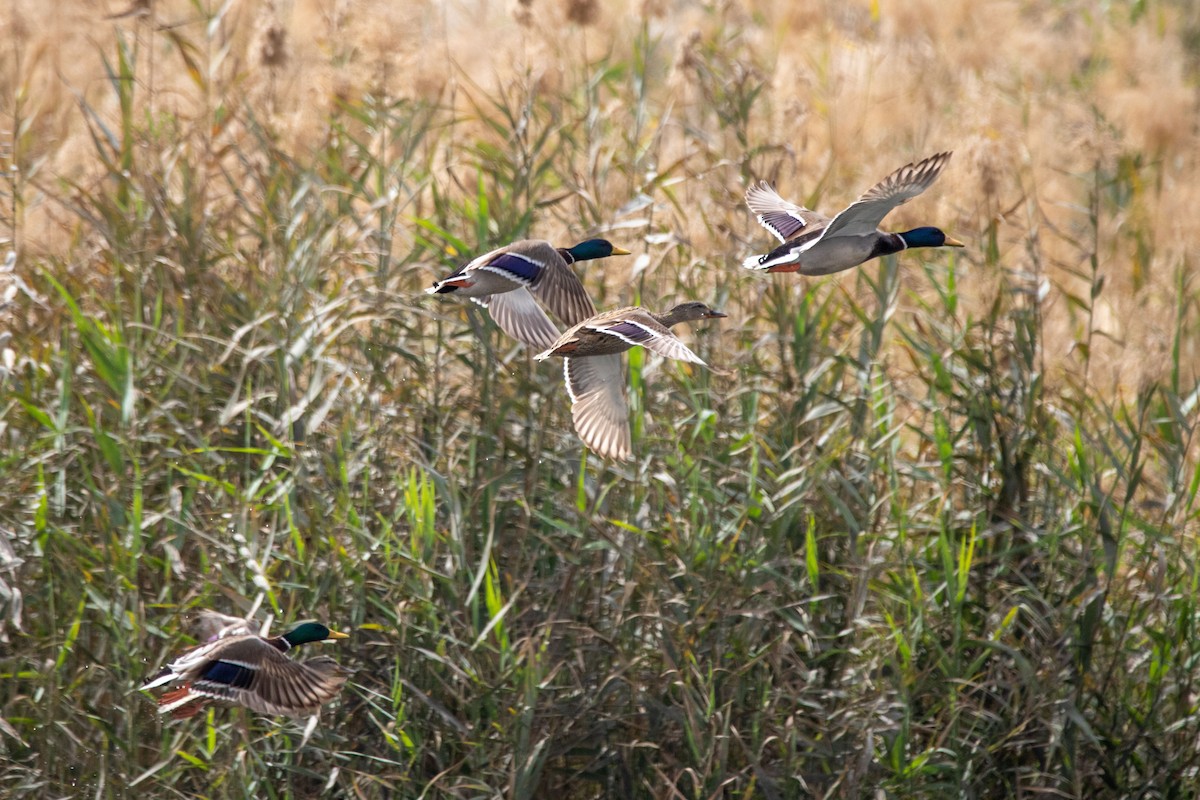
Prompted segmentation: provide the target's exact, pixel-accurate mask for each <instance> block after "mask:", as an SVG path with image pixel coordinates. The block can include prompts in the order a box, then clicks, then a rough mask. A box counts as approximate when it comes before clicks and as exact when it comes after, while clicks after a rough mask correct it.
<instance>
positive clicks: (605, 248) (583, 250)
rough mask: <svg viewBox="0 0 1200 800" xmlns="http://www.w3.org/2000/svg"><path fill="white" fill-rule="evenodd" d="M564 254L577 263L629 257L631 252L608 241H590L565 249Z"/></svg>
mask: <svg viewBox="0 0 1200 800" xmlns="http://www.w3.org/2000/svg"><path fill="white" fill-rule="evenodd" d="M562 252H564V253H566V254H567V255H568V256H570V258H569V259H568V260H569V261H570V262H572V263H574V262H576V261H594V260H595V259H597V258H608V257H609V256H627V255H629V251H628V250H625V249H622V248H620V247H617V246H615V245H614V244H613V243H612V242H610V241H609V240H608V239H588V240H587V241H586V242H580V243H579V244H577V245H575V246H574V247H568V248H565V249H564V250H563V251H562Z"/></svg>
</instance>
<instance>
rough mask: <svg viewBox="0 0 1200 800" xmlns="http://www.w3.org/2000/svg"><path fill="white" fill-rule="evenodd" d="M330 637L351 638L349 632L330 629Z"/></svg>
mask: <svg viewBox="0 0 1200 800" xmlns="http://www.w3.org/2000/svg"><path fill="white" fill-rule="evenodd" d="M329 638H330V639H349V638H350V634H348V633H338V632H337V631H330V632H329Z"/></svg>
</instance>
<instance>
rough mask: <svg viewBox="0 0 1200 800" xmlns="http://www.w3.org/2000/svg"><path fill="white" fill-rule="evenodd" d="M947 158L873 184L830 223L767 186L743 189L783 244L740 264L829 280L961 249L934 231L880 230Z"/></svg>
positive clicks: (903, 169) (908, 167) (922, 188)
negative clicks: (874, 265) (914, 250)
mask: <svg viewBox="0 0 1200 800" xmlns="http://www.w3.org/2000/svg"><path fill="white" fill-rule="evenodd" d="M949 160H950V153H948V152H946V153H938V154H937V155H935V156H930V157H929V158H927V159H925V160H924V161H918V162H917V163H915V164H906V165H905V166H903V167H901V168H900V169H898V170H896V171H895V172H893V173H892V174H891V175H889V176H887V177H886V178H884V179H883V180H882V181H880V182H879V183H877V184H875V186H873V187H872V188H871V189H869V190H868V191H867V192H866V193H865V194H863V196H862V197H860V198H858V199H857V200H855V201H854V202H853V203H851V204H850V205H849V206H847V207H846V208H845V209H843V210H842V211H841V212H839V213H838V215H837V216H835V217H834V218H833V219H830V218H829V217H826V216H825V215H824V214H820V213H818V212H816V211H810V210H809V209H807V208H804V207H803V206H798V205H796V204H795V203H790V202H788V201H787V200H784V199H783V198H782V197H780V196H779V194H778V193H777V192H776V191H775V190H774V189H772V188H771V187H770V186H768V185H767V184H766V183H765V182H762V183H758V184H755V185H754V186H751V187H750V188H749V189H747V190H746V205H748V206H749V207H750V210H751V211H753V212H754V213H755V215H757V217H758V221H759V224H761V225H762V226H763V227H764V228H766V229H767V230H769V231H770V232H771V233H772V234H774V235H775V237H776V238H778V239H779V241H780V242H782V244H781V245H780V246H779V247H776V248H775V249H774V250H772V251H771V252H769V253H767V254H766V255H754V256H750V257H749V258H747V259H746V260H745V261H743V262H742V266H743V267H745V268H747V269H756V270H765V271H767V272H799V273H801V274H802V275H829V274H831V273H834V272H841V271H842V270H846V269H851V268H852V267H857V266H858V265H859V264H862V263H864V262H866V261H870V260H871V259H872V258H879V257H880V256H886V255H890V254H891V253H899V252H900V251H901V250H907V249H909V248H910V247H962V246H963V243H962V242H960V241H958V240H957V239H952V238H950V237H949V236H947V235H946V234H945V233H944V232H942V231H941V230H940V229H938V228H933V227H921V228H914V229H912V230H911V231H904V232H903V233H888V232H886V231H881V230H879V225H880V223H881V222H883V218H884V217H886V216H887V215H888V214H889V213H890V212H891V211H892V209H894V208H896V207H897V206H899V205H902V204H904V203H907V202H908V201H909V200H911V199H912V198H914V197H916V196H917V195H919V194H921V192H923V191H925V190H926V189H928V188H929V187H930V185H931V184H932V183H933V182H934V181H935V180H937V178H938V175H940V174H941V172H942V168H943V167H944V166H946V162H948V161H949Z"/></svg>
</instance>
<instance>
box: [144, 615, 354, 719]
mask: <svg viewBox="0 0 1200 800" xmlns="http://www.w3.org/2000/svg"><path fill="white" fill-rule="evenodd" d="M229 619H230V620H234V622H233V623H231V624H229V625H222V626H221V627H219V628H218V629H217V632H216V634H215V636H216V638H215V639H213V640H212V641H210V642H208V643H206V644H201V645H199V646H198V647H193V648H192V649H191V650H188V651H186V652H185V653H183V654H182V655H180V656H179V657H178V658H176V659H175V660H174V661H172V662H171V663H170V664H168V665H167V666H166V667H165V668H163V669H162V670H161V671H159V672H158V674H156V675H155V676H154V677H153V678H151V679H150V680H148V681H146V683H145V684H144V685H142V686H141V687H140V689H141V691H146V690H147V689H154V688H156V687H158V686H166V685H168V684H171V683H182V685H181V686H179V687H178V688H175V689H172V690H171V691H169V692H166V693H165V694H163V695H162V696H161V697H160V698H159V699H158V710H159V713H161V714H166V713H170V714H171V715H172V716H174V717H175V718H176V719H182V718H185V717H190V716H193V715H195V714H196V713H198V712H199V711H200V709H201V708H202V707H203V705H204V704H205V703H206V702H213V701H215V702H218V703H225V704H228V705H239V706H244V707H245V708H248V709H250V710H251V711H257V712H258V713H260V714H284V715H287V716H289V717H307V716H311V715H313V714H315V713H316V712H317V711H318V710H319V709H320V708H321V706H322V705H324V704H325V703H328V702H329V701H330V700H332V699H333V698H334V697H335V696H336V695H337V693H338V692H339V691H340V690H341V688H342V684H344V683H345V682H346V679H347V678H348V677H349V675H350V672H349V670H346V669H343V668H342V667H341V666H339V665H338V663H337V662H336V661H334V660H333V659H332V658H329V657H327V656H319V657H317V658H313V659H309V660H308V661H305V662H299V661H293V660H292V659H290V658H288V657H287V656H286V655H285V653H287V651H289V650H291V649H292V648H293V647H299V646H300V645H302V644H309V643H311V642H324V641H327V640H330V639H345V638H347V636H346V634H344V633H338V632H337V631H332V630H330V629H329V628H328V627H326V626H325V625H322V624H320V623H319V622H305V623H303V624H301V625H297V626H296V627H294V628H292V629H291V630H290V631H288V632H287V633H285V634H283V635H282V636H274V637H270V638H267V637H263V636H255V635H254V634H251V633H246V632H238V631H237V629H236V627H235V626H236V624H237V623H238V622H242V623H244V622H245V621H244V620H236V618H229Z"/></svg>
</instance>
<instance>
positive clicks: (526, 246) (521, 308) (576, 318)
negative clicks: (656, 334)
mask: <svg viewBox="0 0 1200 800" xmlns="http://www.w3.org/2000/svg"><path fill="white" fill-rule="evenodd" d="M625 255H629V251H628V250H622V249H621V248H619V247H614V246H613V244H612V242H609V241H608V240H606V239H588V240H587V241H586V242H580V243H579V244H577V245H575V246H574V247H568V248H563V249H558V248H555V247H554V245H552V244H550V243H549V242H545V241H542V240H540V239H523V240H521V241H519V242H513V243H512V244H510V245H508V246H506V247H501V248H500V249H498V250H493V251H492V252H490V253H485V254H483V255H481V256H480V257H479V258H476V259H475V260H474V261H472V262H470V263H469V264H467V265H466V266H464V267H462V268H461V269H459V270H458V271H457V272H455V273H454V274H453V275H451V276H449V277H447V278H443V279H442V280H440V281H438V282H437V283H435V284H434V285H433V286H432V287H431V288H429V289H426V291H427V292H429V293H430V294H447V293H449V292H453V293H455V294H458V295H462V296H463V297H469V298H471V299H472V300H474V301H475V302H476V303H479V304H480V305H481V306H484V307H485V308H487V309H488V311H490V312H491V314H492V319H494V320H496V324H497V325H499V326H500V329H501V330H502V331H504V332H505V333H507V334H508V335H509V336H511V337H513V338H514V339H516V340H518V341H521V342H524V343H525V344H528V345H534V346H536V347H549V346H550V345H551V344H552V343H553V342H554V340H555V339H557V338H558V328H556V327H555V326H554V323H552V322H551V321H550V320H549V318H548V317H547V316H546V312H544V311H542V309H541V307H540V306H539V305H538V304H537V303H536V302H534V299H533V298H534V297H535V296H536V297H537V298H538V299H540V300H541V301H542V302H543V303H545V304H546V305H547V306H549V307H550V310H551V311H553V312H554V313H555V314H556V315H557V316H558V317H559V319H561V320H562V321H563V322H565V323H566V324H567V325H574V324H576V323H578V322H582V321H584V320H585V319H587V318H588V317H590V316H592V315H593V314H595V313H596V308H595V306H593V305H592V299H591V298H590V297H588V294H587V292H586V291H585V290H584V288H583V284H582V283H580V282H579V278H578V277H576V276H575V273H574V272H572V271H571V269H570V265H571V264H574V263H575V262H576V261H591V260H593V259H597V258H607V257H609V256H625Z"/></svg>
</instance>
